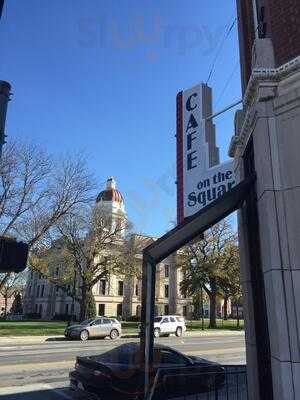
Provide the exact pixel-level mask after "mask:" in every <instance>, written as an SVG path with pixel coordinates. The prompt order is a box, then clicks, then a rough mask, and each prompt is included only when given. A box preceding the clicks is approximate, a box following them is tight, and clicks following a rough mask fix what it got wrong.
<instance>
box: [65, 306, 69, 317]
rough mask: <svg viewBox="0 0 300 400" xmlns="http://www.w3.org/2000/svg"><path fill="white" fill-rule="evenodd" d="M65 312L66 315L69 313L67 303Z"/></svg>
mask: <svg viewBox="0 0 300 400" xmlns="http://www.w3.org/2000/svg"><path fill="white" fill-rule="evenodd" d="M65 314H66V315H68V314H69V304H66V306H65Z"/></svg>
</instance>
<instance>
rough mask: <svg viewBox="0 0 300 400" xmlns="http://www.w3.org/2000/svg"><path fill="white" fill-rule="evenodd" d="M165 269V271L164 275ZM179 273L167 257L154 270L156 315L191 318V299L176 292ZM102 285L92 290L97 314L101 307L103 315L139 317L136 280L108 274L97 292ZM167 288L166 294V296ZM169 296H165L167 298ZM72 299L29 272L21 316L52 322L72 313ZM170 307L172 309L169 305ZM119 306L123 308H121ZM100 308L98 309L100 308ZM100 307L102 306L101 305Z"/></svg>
mask: <svg viewBox="0 0 300 400" xmlns="http://www.w3.org/2000/svg"><path fill="white" fill-rule="evenodd" d="M166 268H167V272H166ZM174 271H175V272H174ZM180 274H181V271H178V270H176V269H175V268H174V265H173V259H172V258H169V259H167V260H165V262H163V263H161V264H160V265H159V266H158V268H157V284H156V314H167V313H171V312H172V313H178V314H186V316H187V317H189V318H190V317H191V316H192V311H193V308H192V305H191V300H190V299H184V298H183V297H182V296H181V294H180V290H179V283H180V282H181V280H182V277H181V275H180ZM119 281H120V282H123V295H119V293H118V292H119V284H118V282H119ZM100 287H101V283H100V282H98V283H97V284H96V285H95V286H94V288H93V294H94V297H95V302H96V312H97V315H100V314H99V313H100V311H103V308H101V306H100V305H104V314H105V315H106V316H116V317H117V316H118V317H119V316H120V307H121V308H122V317H123V318H124V319H126V318H129V317H139V316H140V311H141V281H139V280H137V279H136V278H130V279H128V278H126V279H125V278H122V277H121V276H115V275H111V276H110V277H109V278H108V279H107V281H106V293H105V295H103V294H102V293H101V291H100ZM166 287H168V293H166V290H167V289H166ZM167 294H168V296H167ZM72 304H73V300H72V298H71V297H68V296H67V295H66V292H64V291H63V290H61V289H58V288H56V287H55V285H54V284H51V283H49V282H48V281H47V280H46V279H44V278H43V277H42V276H41V275H40V274H38V273H37V272H32V273H31V274H30V275H29V277H28V281H27V285H26V290H25V296H24V313H26V314H29V313H38V314H41V317H42V318H44V319H51V318H53V317H54V316H55V315H63V314H69V315H71V314H72ZM171 304H172V306H170V305H171ZM121 305H122V306H121ZM99 306H100V308H99ZM75 307H76V309H75V312H76V314H77V315H79V305H78V304H76V305H75ZM102 307H103V306H102Z"/></svg>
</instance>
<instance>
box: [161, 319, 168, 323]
mask: <svg viewBox="0 0 300 400" xmlns="http://www.w3.org/2000/svg"><path fill="white" fill-rule="evenodd" d="M168 322H169V318H163V319H162V321H161V323H162V324H166V323H168Z"/></svg>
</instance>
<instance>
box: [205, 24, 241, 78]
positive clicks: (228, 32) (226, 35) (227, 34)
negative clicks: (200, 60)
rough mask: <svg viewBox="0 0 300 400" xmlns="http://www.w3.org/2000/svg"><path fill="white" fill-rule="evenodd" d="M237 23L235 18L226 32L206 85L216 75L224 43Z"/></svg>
mask: <svg viewBox="0 0 300 400" xmlns="http://www.w3.org/2000/svg"><path fill="white" fill-rule="evenodd" d="M236 22H237V18H234V20H233V22H232V23H231V25H230V26H229V28H228V29H227V31H226V33H225V35H224V37H223V40H222V41H221V42H220V45H219V48H218V50H217V53H216V55H215V58H214V60H213V62H212V65H211V68H210V71H209V74H208V78H207V81H206V84H208V82H209V81H210V79H211V77H212V75H213V73H214V70H215V66H216V62H217V60H218V58H219V55H220V53H221V51H222V50H223V46H224V43H225V41H226V39H227V38H228V36H229V35H230V32H231V31H232V30H233V28H234V26H235V24H236Z"/></svg>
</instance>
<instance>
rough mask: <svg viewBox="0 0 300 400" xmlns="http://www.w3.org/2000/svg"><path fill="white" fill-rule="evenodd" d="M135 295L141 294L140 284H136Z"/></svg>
mask: <svg viewBox="0 0 300 400" xmlns="http://www.w3.org/2000/svg"><path fill="white" fill-rule="evenodd" d="M135 295H136V296H138V295H139V285H138V284H136V285H135Z"/></svg>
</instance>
